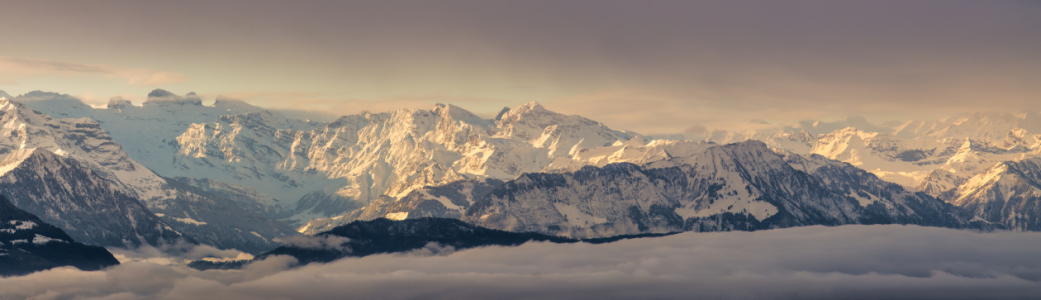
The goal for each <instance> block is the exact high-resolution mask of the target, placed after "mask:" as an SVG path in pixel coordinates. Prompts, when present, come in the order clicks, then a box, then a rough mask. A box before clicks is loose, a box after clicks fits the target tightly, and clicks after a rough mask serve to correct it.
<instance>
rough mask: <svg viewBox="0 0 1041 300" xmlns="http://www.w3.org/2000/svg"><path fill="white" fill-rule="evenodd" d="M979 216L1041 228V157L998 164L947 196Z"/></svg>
mask: <svg viewBox="0 0 1041 300" xmlns="http://www.w3.org/2000/svg"><path fill="white" fill-rule="evenodd" d="M945 196H947V197H948V199H947V200H949V201H950V202H951V203H953V204H954V205H957V206H960V207H962V208H964V209H966V210H968V211H969V212H971V213H972V214H973V215H974V216H977V218H980V219H983V220H986V221H988V222H992V223H996V224H1002V225H1004V226H1005V227H1007V228H1010V229H1014V230H1030V231H1039V230H1041V158H1030V159H1025V160H1021V161H1007V162H1000V163H997V164H995V165H994V166H992V167H990V168H989V169H987V170H984V171H983V172H980V173H979V174H977V175H976V176H973V177H972V178H969V179H968V180H966V181H965V183H963V184H962V185H960V186H958V187H957V189H955V190H954V193H949V194H947V195H945Z"/></svg>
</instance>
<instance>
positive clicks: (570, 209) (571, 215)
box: [553, 202, 607, 227]
mask: <svg viewBox="0 0 1041 300" xmlns="http://www.w3.org/2000/svg"><path fill="white" fill-rule="evenodd" d="M553 207H556V208H557V212H559V213H560V215H561V216H564V219H566V220H567V223H568V225H569V226H573V227H589V226H590V225H596V224H604V223H607V218H603V217H594V216H592V215H589V214H587V213H584V212H582V210H580V209H578V207H575V206H572V205H567V204H564V203H560V202H557V203H553Z"/></svg>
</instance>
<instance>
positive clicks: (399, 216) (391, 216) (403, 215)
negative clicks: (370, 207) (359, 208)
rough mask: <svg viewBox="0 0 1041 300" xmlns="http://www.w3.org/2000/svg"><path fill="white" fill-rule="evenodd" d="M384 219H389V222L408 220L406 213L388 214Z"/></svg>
mask: <svg viewBox="0 0 1041 300" xmlns="http://www.w3.org/2000/svg"><path fill="white" fill-rule="evenodd" d="M385 217H386V218H387V219H391V220H395V221H401V220H404V219H405V218H408V212H407V211H406V212H396V213H389V214H387V215H386V216H385Z"/></svg>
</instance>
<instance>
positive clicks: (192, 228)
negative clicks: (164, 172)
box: [0, 99, 296, 253]
mask: <svg viewBox="0 0 1041 300" xmlns="http://www.w3.org/2000/svg"><path fill="white" fill-rule="evenodd" d="M41 101H42V100H41ZM0 122H3V124H4V126H3V127H0V153H2V154H4V155H12V154H13V153H20V154H19V155H16V156H9V158H10V159H9V161H8V164H6V166H7V168H6V169H5V170H16V169H17V170H21V169H19V168H18V167H19V166H23V165H25V164H24V163H23V162H24V161H25V159H26V158H33V159H32V160H30V161H31V162H37V161H46V163H40V164H29V166H31V167H25V168H44V169H47V170H49V171H48V172H52V173H53V176H47V177H33V176H32V174H31V173H29V172H35V171H36V170H26V171H22V172H17V173H10V172H7V173H9V174H10V176H13V177H10V178H9V179H8V181H7V182H8V183H9V184H10V185H12V186H18V185H21V184H27V182H29V181H28V180H37V182H38V183H36V184H34V185H30V186H29V188H27V189H23V190H24V193H25V194H24V195H20V196H18V197H15V196H13V195H11V199H12V200H13V201H14V203H15V205H18V206H19V207H23V208H24V209H27V210H29V211H31V212H33V213H36V214H38V215H40V216H41V217H42V218H44V219H45V220H47V221H48V222H52V223H53V224H55V225H57V226H59V227H61V228H63V229H65V230H66V231H67V232H69V233H70V234H72V235H73V236H74V237H76V239H77V240H81V241H83V242H86V243H89V244H97V245H105V246H129V247H135V246H139V245H142V244H149V245H153V246H160V245H161V244H163V243H165V242H163V241H164V239H159V238H154V236H163V234H160V233H152V234H144V233H142V234H141V235H137V234H136V233H134V231H131V230H123V229H118V230H119V231H120V232H121V233H120V234H117V235H116V236H111V235H108V236H104V237H102V236H101V235H94V236H90V237H88V236H79V235H78V234H79V233H80V230H88V228H107V227H109V225H108V224H104V221H103V220H107V219H109V218H106V217H103V216H102V215H97V216H94V215H91V214H92V213H94V211H91V210H77V209H78V208H76V207H69V206H64V205H59V206H60V208H55V209H54V210H53V211H43V210H39V211H37V210H36V209H37V208H35V207H29V206H23V205H30V204H31V203H43V202H46V201H58V203H61V201H88V202H90V201H94V202H97V201H117V202H120V203H129V202H134V203H137V205H138V206H140V204H139V202H140V203H144V204H145V205H146V206H147V209H144V212H139V210H138V209H133V210H120V212H122V213H124V215H126V216H124V217H123V218H117V217H114V216H109V217H111V219H112V220H121V219H128V218H129V219H132V220H135V221H136V222H137V223H135V224H134V225H133V226H149V228H160V229H161V230H168V231H170V232H174V233H176V232H182V233H185V234H187V236H188V237H189V238H192V237H198V239H195V240H198V241H200V242H204V243H208V244H211V245H214V246H218V247H221V248H242V249H243V250H246V251H254V252H257V253H259V252H261V251H265V250H268V249H272V248H274V247H277V246H278V245H279V244H280V243H279V242H278V241H277V240H276V239H280V238H284V237H286V236H288V235H294V234H296V233H295V232H294V231H293V230H292V229H291V227H288V226H287V225H285V224H284V223H281V222H277V221H274V220H272V218H273V217H274V216H275V212H274V211H268V210H269V209H270V210H275V211H277V210H279V207H278V203H277V201H276V200H275V199H270V198H263V197H250V196H249V195H252V194H249V193H248V192H249V189H247V188H239V189H233V188H226V189H224V190H223V191H222V192H221V193H213V192H207V191H205V190H204V189H198V188H191V185H190V184H187V185H186V184H183V182H179V181H171V180H168V179H167V178H164V177H161V176H159V175H157V174H155V173H154V172H152V171H151V170H150V169H149V168H147V167H145V166H143V165H141V164H139V163H137V161H135V160H133V159H131V158H130V157H129V156H128V155H127V153H126V152H123V149H122V147H121V145H120V144H118V143H116V142H115V141H114V140H113V139H112V137H110V136H109V135H108V132H107V131H106V130H105V129H102V128H101V127H100V124H99V123H97V122H94V121H93V120H91V119H88V118H82V119H54V118H51V117H50V116H48V115H45V114H42V113H41V112H39V111H36V110H34V109H30V108H28V107H27V106H26V105H24V104H22V103H19V102H15V101H9V100H7V99H0ZM32 149H37V151H35V152H32V151H31V150H32ZM44 152H49V153H51V154H52V156H56V157H50V156H48V155H46V154H47V153H44ZM48 164H56V165H48ZM54 168H57V169H54ZM52 169H54V170H52ZM58 169H60V171H59V170H58ZM66 169H68V170H75V169H81V170H78V171H75V172H73V171H67V170H66ZM41 172H42V171H41ZM76 172H79V173H76ZM19 176H20V177H19ZM63 176H66V177H63ZM84 177H86V179H84ZM30 178H31V179H30ZM56 180H57V181H56ZM76 180H88V181H89V184H84V185H83V186H91V187H92V188H91V189H88V190H76V188H77V186H76V185H69V184H67V183H66V181H76ZM221 186H225V187H230V185H221ZM235 192H242V193H246V195H244V196H242V197H238V198H236V199H238V200H237V201H236V200H231V199H229V198H231V197H228V196H229V195H230V194H234V193H235ZM44 195H48V196H52V197H58V198H46V197H44ZM114 195H118V196H114ZM62 197H64V198H62ZM242 198H250V199H251V200H248V201H244V200H243V199H242ZM74 199H87V200H74ZM113 199H115V200H113ZM250 201H252V202H254V204H253V205H250V204H248V202H250ZM96 205H102V206H103V205H108V204H101V203H100V202H99V203H98V204H96ZM120 205H124V206H125V205H130V204H120ZM128 207H129V206H128ZM257 207H264V209H261V210H257ZM40 209H42V208H40ZM153 213H157V214H153ZM66 214H69V215H66ZM131 215H133V217H130V216H131ZM156 217H158V218H159V219H162V221H159V220H158V219H156ZM62 219H68V220H81V221H82V222H81V223H78V224H73V223H67V222H63V221H59V220H62ZM91 220H102V221H99V223H98V224H93V225H92V224H89V222H90V221H91ZM153 221H154V222H153ZM68 222H71V221H68ZM153 223H154V224H153ZM160 223H165V224H164V225H162V226H159V225H155V224H160ZM153 225H155V226H153ZM156 226H158V227H156ZM170 228H172V229H170ZM139 229H140V228H139ZM160 229H154V230H160ZM113 230H117V229H113ZM150 230H153V229H150ZM138 237H144V238H138ZM124 238H126V239H127V240H126V241H123V239H124ZM166 242H169V239H166Z"/></svg>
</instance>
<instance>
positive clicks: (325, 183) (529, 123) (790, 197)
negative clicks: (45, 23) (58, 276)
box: [0, 90, 1041, 254]
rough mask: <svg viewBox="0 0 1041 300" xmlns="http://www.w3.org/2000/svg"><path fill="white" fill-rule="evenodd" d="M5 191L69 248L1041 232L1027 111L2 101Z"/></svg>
mask: <svg viewBox="0 0 1041 300" xmlns="http://www.w3.org/2000/svg"><path fill="white" fill-rule="evenodd" d="M0 113H2V114H3V115H0V121H2V122H3V124H4V125H3V127H2V128H0V155H2V156H4V158H3V160H2V162H0V188H2V189H5V190H7V191H8V192H7V193H8V194H6V195H7V196H8V197H9V198H10V199H11V200H12V203H14V205H15V206H17V207H19V208H21V209H24V210H26V211H29V212H30V213H32V214H35V215H37V216H39V217H40V218H41V220H43V221H46V222H48V223H51V224H54V225H55V226H57V227H59V228H61V229H63V230H64V231H65V232H68V234H69V235H70V236H71V237H73V238H74V239H76V240H78V241H82V242H85V243H87V244H92V245H102V246H110V247H137V246H141V245H151V246H157V247H162V246H164V245H172V244H178V243H188V244H192V243H199V244H206V245H212V246H215V247H218V248H222V249H230V248H235V249H239V250H243V251H247V252H251V253H256V254H259V253H264V252H266V251H269V250H271V249H275V248H277V247H279V246H280V245H283V244H284V243H285V242H286V241H287V240H289V239H291V238H294V236H296V235H300V234H301V233H302V234H308V235H313V234H318V233H320V232H324V231H328V230H332V229H334V228H338V227H339V226H342V225H346V224H350V223H351V222H353V221H357V220H376V219H380V218H386V219H391V220H411V219H419V218H424V217H436V218H449V219H458V220H461V221H464V222H467V223H469V224H473V225H477V226H481V227H487V228H491V229H498V230H506V231H516V232H539V233H542V234H547V235H553V236H564V237H570V238H600V237H611V236H617V235H633V234H646V233H667V232H675V231H728V230H759V229H770V228H782V227H792V226H804V225H843V224H918V225H927V226H942V227H952V228H979V229H989V228H1008V229H1014V230H1039V226H1038V219H1039V217H1041V211H1038V208H1037V207H1038V205H1037V203H1038V201H1039V199H1038V198H1039V197H1038V196H1036V195H1041V185H1039V184H1038V183H1039V178H1038V174H1041V173H1038V172H1041V170H1038V169H1037V168H1038V161H1037V158H1038V157H1041V135H1039V134H1038V133H1039V132H1041V121H1039V120H1041V115H1038V114H997V113H980V114H973V115H966V116H961V117H956V118H951V119H947V120H939V121H911V122H906V123H902V124H897V125H893V124H889V125H886V126H882V125H874V124H872V123H870V122H868V121H867V120H865V119H863V118H859V117H855V116H854V117H848V118H846V119H843V120H839V121H836V122H820V121H815V122H801V123H798V124H794V125H792V126H785V127H779V128H777V129H776V130H772V131H758V132H757V131H744V132H725V131H716V132H713V133H712V134H711V135H710V136H708V137H706V138H705V139H704V140H668V139H660V138H658V139H656V138H650V137H648V136H644V135H641V134H638V133H634V132H628V131H623V130H615V129H611V128H609V127H607V126H605V125H604V124H602V123H599V122H596V121H593V120H590V119H587V118H584V117H581V116H575V115H564V114H560V113H556V112H553V111H550V110H548V109H546V108H545V107H543V106H542V105H540V104H538V103H535V102H531V103H527V104H523V105H520V106H517V107H514V108H504V109H503V110H502V111H501V112H500V113H499V114H498V115H496V116H495V117H494V118H492V119H484V118H481V117H478V116H477V115H476V114H473V113H471V112H469V111H467V110H465V109H463V108H460V107H458V106H454V105H451V104H447V105H446V104H438V105H435V106H434V107H433V108H432V109H430V110H421V109H399V110H396V111H392V112H384V113H370V112H362V113H359V114H354V115H347V116H342V117H340V118H337V119H334V120H332V121H331V122H319V121H314V120H301V119H295V118H292V117H288V116H287V115H285V114H282V113H280V112H278V111H271V110H265V109H263V108H259V107H256V106H252V105H249V104H247V103H245V102H242V101H238V100H231V99H226V98H218V99H217V100H216V101H215V102H214V103H213V104H210V105H204V104H203V103H202V100H201V98H199V97H198V96H197V95H195V94H194V93H189V94H187V95H184V96H179V95H175V94H173V93H170V92H167V91H164V90H155V91H153V92H152V93H150V94H149V95H148V98H147V101H145V102H143V103H141V104H140V105H135V104H133V103H131V102H130V101H127V100H123V99H120V98H115V99H113V100H111V101H110V102H109V103H108V105H106V106H105V107H100V108H95V107H91V106H89V105H86V104H84V103H83V102H82V101H80V100H78V99H76V98H74V97H71V96H68V95H62V94H56V93H48V92H30V93H27V94H24V95H19V96H16V97H11V99H7V98H4V99H3V100H0Z"/></svg>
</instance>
